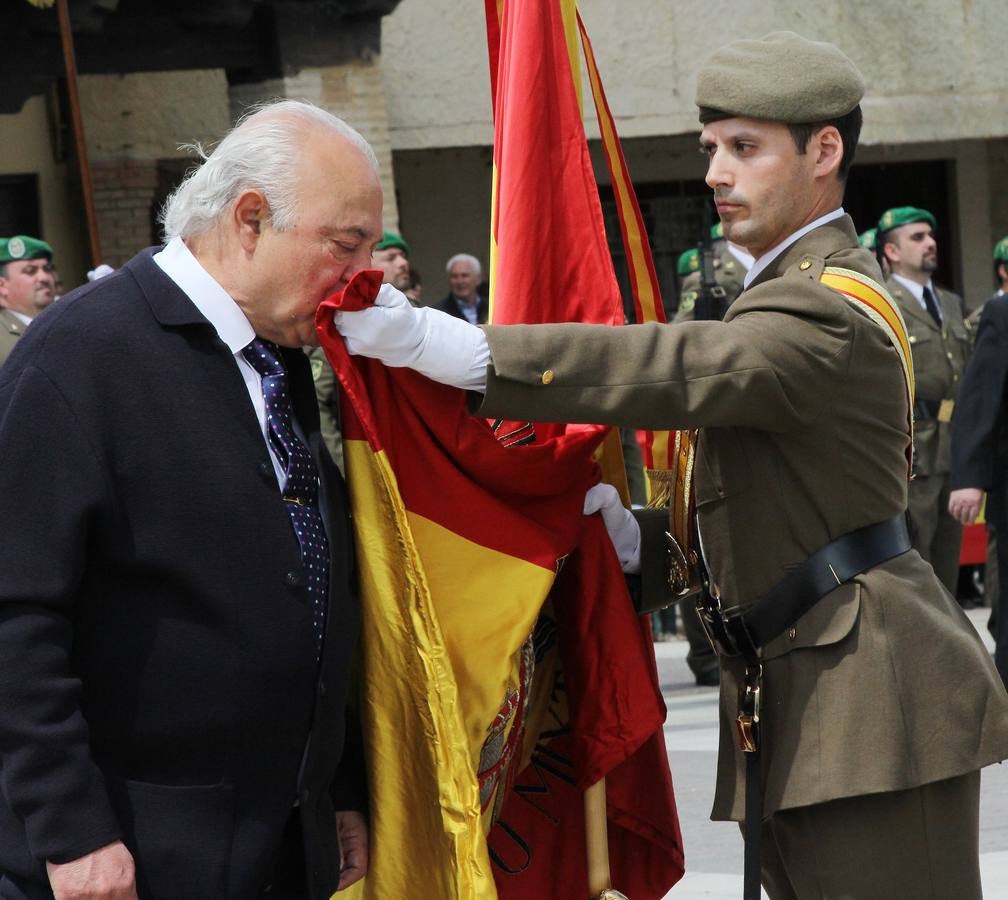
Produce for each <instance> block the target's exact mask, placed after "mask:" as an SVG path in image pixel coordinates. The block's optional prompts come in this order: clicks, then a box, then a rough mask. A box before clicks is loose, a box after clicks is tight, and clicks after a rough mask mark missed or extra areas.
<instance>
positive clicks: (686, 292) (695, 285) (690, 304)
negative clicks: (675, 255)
mask: <svg viewBox="0 0 1008 900" xmlns="http://www.w3.org/2000/svg"><path fill="white" fill-rule="evenodd" d="M710 236H711V240H712V241H713V242H714V243H713V247H712V250H713V253H714V281H716V282H717V284H718V286H719V287H721V288H723V289H724V292H725V296H724V301H723V302H724V308H725V309H727V308H728V307H729V306H731V304H732V303H734V302H735V298H736V297H737V296H738V295H739V294H741V293H742V282H743V280H744V279H745V274H746V272H748V271H749V267H750V266H751V265H752V263H753V259H752V257H751V256H750V255H749V254H748V253H746V252H745V251H744V250H743V249H742V248H741V247H736V246H732V245H731V244H729V243H728V241H726V240H725V237H724V227H723V226H722V225H721V223H720V222H716V223H715V224H714V225H712V226H711V230H710ZM691 253H692V254H694V255H693V256H692V257H691V258H690V259H689V261H688V263H689V267H690V268H689V269H688V270H687V271H686V272H685V273H684V272H683V270H682V264H683V259H684V257H686V256H687V255H688V254H691ZM679 277H680V278H682V279H683V280H682V283H681V286H680V288H679V309H678V310H677V311H676V314H675V318H674V319H673V320H672V321H674V322H692V321H693V319H694V318H695V312H696V301H697V298H698V297H699V296H700V287H701V284H700V281H701V279H700V254H699V252H698V251H697V250H696V249H695V248H694V249H693V250H687V251H686V253H684V254H682V256H680V257H679Z"/></svg>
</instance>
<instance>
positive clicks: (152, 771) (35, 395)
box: [0, 101, 382, 900]
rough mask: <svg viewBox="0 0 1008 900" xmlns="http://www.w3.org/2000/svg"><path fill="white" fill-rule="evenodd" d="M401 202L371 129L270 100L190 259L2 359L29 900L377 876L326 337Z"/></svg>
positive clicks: (2, 837)
mask: <svg viewBox="0 0 1008 900" xmlns="http://www.w3.org/2000/svg"><path fill="white" fill-rule="evenodd" d="M333 185H338V186H339V187H338V188H336V189H334V188H333ZM381 206H382V196H381V187H380V184H379V180H378V175H377V162H376V160H375V157H374V153H373V151H371V148H370V147H369V146H368V145H367V143H366V142H365V141H364V140H363V138H361V137H360V135H358V134H357V133H356V132H355V131H353V130H352V129H350V128H349V126H347V125H345V123H343V122H342V121H341V120H339V119H336V118H335V117H333V116H331V115H329V114H328V113H325V112H323V111H322V110H319V109H317V108H315V107H312V106H310V105H308V104H303V103H295V102H292V101H283V102H280V103H277V104H274V105H271V106H268V107H266V108H264V109H262V110H260V111H259V112H257V113H255V114H254V115H252V116H250V117H249V118H248V119H246V120H245V121H244V122H243V123H242V124H241V125H239V126H238V127H237V128H236V129H234V130H233V131H232V132H231V133H230V134H229V135H228V136H227V137H225V139H224V140H223V141H222V142H221V143H220V145H219V146H218V147H217V148H216V149H215V150H214V152H213V153H212V154H211V155H210V156H209V157H208V158H207V159H206V160H205V162H204V164H203V165H202V166H201V167H200V168H199V169H197V170H196V171H195V173H194V174H192V175H191V176H189V177H188V178H187V180H186V181H185V182H183V184H182V185H181V186H180V187H179V189H178V190H177V192H176V193H175V194H174V195H173V196H172V197H171V198H170V200H169V201H168V204H167V206H166V209H165V213H164V224H165V233H166V236H167V238H168V239H169V240H168V243H167V245H166V247H165V248H164V249H162V250H161V251H160V252H157V251H156V249H151V250H147V251H145V252H143V253H141V254H139V255H138V256H137V257H135V258H134V259H133V260H131V261H130V262H128V263H127V264H126V265H125V266H124V267H123V268H121V269H120V270H119V271H117V272H116V273H115V274H113V275H111V276H109V277H107V278H104V279H102V280H101V281H98V282H95V283H93V284H91V285H88V286H85V287H83V288H81V289H80V290H78V291H75V292H73V293H71V294H70V295H69V296H68V297H66V298H65V299H64V300H63V301H62V302H61V303H59V304H58V305H56V306H54V307H52V308H51V309H49V310H47V311H46V313H45V314H44V315H42V316H40V317H39V319H38V320H37V321H36V322H35V323H34V324H33V327H32V329H31V330H30V331H29V332H28V333H27V334H26V335H25V337H24V338H22V340H21V341H20V342H19V343H18V346H17V347H16V348H15V351H14V353H13V354H12V356H11V357H10V359H9V360H8V362H7V364H6V365H5V366H4V368H3V369H2V372H0V456H2V458H3V460H4V465H3V467H2V469H0V496H2V497H3V505H2V507H0V528H2V532H3V534H4V548H5V552H4V554H3V559H2V561H0V658H2V659H3V661H4V663H3V666H2V667H0V767H2V787H3V790H2V795H0V897H3V898H5V900H8V898H18V900H20V898H24V897H27V898H31V900H34V898H39V897H51V896H53V895H54V896H55V897H56V898H57V900H64V898H67V900H71V898H84V897H86V898H125V900H130V898H135V897H138V896H139V897H141V898H148V897H149V898H163V900H183V898H184V900H222V898H234V900H245V898H258V897H289V898H293V897H311V898H327V897H328V896H329V895H330V894H331V893H332V892H333V891H335V890H336V889H337V888H338V887H345V886H346V885H348V884H350V883H353V882H354V881H356V880H357V879H358V878H360V877H361V876H362V875H363V874H364V872H365V870H366V868H367V857H368V847H367V825H366V820H365V817H364V814H363V812H362V809H363V803H362V799H363V794H364V786H363V771H362V764H361V762H360V758H359V749H358V752H357V753H353V752H350V748H351V747H352V745H353V743H354V742H353V741H352V740H348V741H347V747H348V750H347V752H345V753H344V752H343V751H342V748H343V746H344V736H345V728H344V707H345V700H346V695H347V690H348V681H349V671H350V659H351V656H352V653H353V649H354V645H355V642H356V638H357V630H358V618H359V612H358V608H357V601H356V597H355V593H354V588H353V571H352V567H353V556H352V548H351V543H350V536H349V529H348V523H347V502H348V501H347V499H346V496H345V492H344V487H343V483H342V480H341V479H340V476H339V472H338V470H337V468H336V466H335V465H334V464H333V462H332V460H331V458H330V456H329V454H328V452H327V451H326V450H325V447H324V444H323V442H322V441H321V438H320V435H319V426H318V411H317V406H316V403H315V396H314V391H313V386H312V379H311V373H310V369H309V366H308V362H307V359H306V358H305V356H304V354H303V353H302V351H301V349H300V348H301V347H302V346H304V345H307V344H315V343H317V340H316V337H315V328H314V316H315V309H316V307H317V306H318V304H319V303H320V302H321V301H322V300H323V299H324V298H325V297H326V296H328V295H329V294H331V293H333V292H334V291H337V290H339V289H340V288H341V287H343V286H344V285H345V284H346V282H347V281H348V280H349V279H350V277H351V276H352V275H353V274H354V273H355V272H356V271H358V270H360V269H362V268H365V267H367V266H368V265H369V264H370V256H371V248H372V246H373V245H374V244H375V243H376V242H377V241H378V240H379V239H380V238H381ZM349 733H350V732H347V734H349ZM341 755H342V760H341ZM50 887H51V893H50Z"/></svg>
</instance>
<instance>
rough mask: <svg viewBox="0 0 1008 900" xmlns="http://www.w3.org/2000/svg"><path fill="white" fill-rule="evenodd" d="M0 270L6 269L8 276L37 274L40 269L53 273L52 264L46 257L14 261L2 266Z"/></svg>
mask: <svg viewBox="0 0 1008 900" xmlns="http://www.w3.org/2000/svg"><path fill="white" fill-rule="evenodd" d="M0 269H6V271H7V275H8V276H10V275H23V274H26V273H29V272H37V271H38V270H39V269H44V270H45V271H47V272H51V271H52V263H50V262H49V260H48V259H46V257H44V256H39V257H36V258H35V259H13V260H11V261H10V262H9V263H5V264H3V265H2V266H0ZM0 274H2V272H0Z"/></svg>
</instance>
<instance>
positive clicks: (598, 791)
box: [584, 777, 610, 897]
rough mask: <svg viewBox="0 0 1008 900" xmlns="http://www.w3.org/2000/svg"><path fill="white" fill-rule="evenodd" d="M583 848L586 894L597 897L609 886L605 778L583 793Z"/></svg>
mask: <svg viewBox="0 0 1008 900" xmlns="http://www.w3.org/2000/svg"><path fill="white" fill-rule="evenodd" d="M584 806H585V850H586V851H587V856H588V896H589V897H598V896H599V894H601V893H602V892H603V891H604V890H607V889H608V888H609V887H610V884H609V880H610V874H609V832H608V825H607V819H606V793H605V778H604V777H603V778H600V779H599V780H598V781H596V782H595V784H593V785H591V787H589V788H588V789H587V790H586V791H585V795H584Z"/></svg>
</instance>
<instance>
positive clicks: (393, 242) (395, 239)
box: [375, 231, 409, 256]
mask: <svg viewBox="0 0 1008 900" xmlns="http://www.w3.org/2000/svg"><path fill="white" fill-rule="evenodd" d="M392 247H398V248H399V249H400V250H402V252H403V253H405V254H406V255H407V256H409V244H407V243H406V241H404V240H403V239H402V238H401V237H399V235H398V234H396V233H395V232H394V231H385V232H383V233H382V239H381V240H380V241H379V242H378V246H377V247H375V250H388V249H390V248H392Z"/></svg>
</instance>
